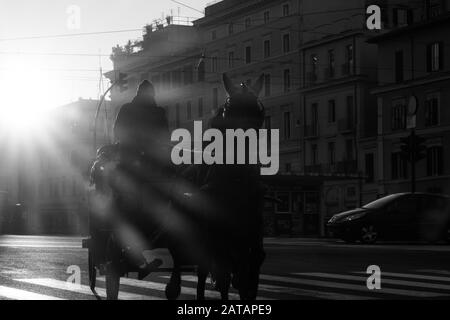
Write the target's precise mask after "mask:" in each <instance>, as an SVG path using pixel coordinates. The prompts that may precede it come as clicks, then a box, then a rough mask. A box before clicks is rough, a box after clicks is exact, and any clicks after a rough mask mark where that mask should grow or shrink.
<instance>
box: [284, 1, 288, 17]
mask: <svg viewBox="0 0 450 320" xmlns="http://www.w3.org/2000/svg"><path fill="white" fill-rule="evenodd" d="M287 16H289V4H288V3H286V4H284V5H283V17H287Z"/></svg>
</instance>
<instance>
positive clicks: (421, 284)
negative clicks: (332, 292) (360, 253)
mask: <svg viewBox="0 0 450 320" xmlns="http://www.w3.org/2000/svg"><path fill="white" fill-rule="evenodd" d="M294 275H298V276H307V277H318V278H328V279H337V280H350V281H361V282H363V283H364V284H365V283H366V280H367V277H362V276H350V275H340V274H331V273H320V272H317V273H294ZM382 283H384V284H391V285H398V286H405V287H414V288H425V289H438V290H450V285H445V284H436V283H424V282H416V281H404V280H393V279H383V280H382ZM382 290H384V289H382Z"/></svg>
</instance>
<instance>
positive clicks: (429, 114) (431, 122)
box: [425, 94, 440, 127]
mask: <svg viewBox="0 0 450 320" xmlns="http://www.w3.org/2000/svg"><path fill="white" fill-rule="evenodd" d="M439 104H440V103H439V95H438V94H430V95H427V98H426V101H425V125H426V126H427V127H430V126H436V125H438V124H439V108H440V106H439Z"/></svg>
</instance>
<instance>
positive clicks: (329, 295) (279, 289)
mask: <svg viewBox="0 0 450 320" xmlns="http://www.w3.org/2000/svg"><path fill="white" fill-rule="evenodd" d="M164 277H165V276H164ZM182 279H183V281H186V282H197V277H195V276H188V275H187V276H183V277H182ZM259 290H260V291H266V292H271V293H277V294H280V293H281V294H289V295H295V296H303V297H304V296H313V297H316V298H320V299H328V300H333V299H334V300H365V299H375V298H372V297H364V296H357V295H349V294H340V293H333V292H324V291H319V290H307V289H300V288H295V287H288V286H286V287H285V286H275V285H270V284H262V283H260V284H259ZM261 300H266V299H265V298H263V297H262V298H261Z"/></svg>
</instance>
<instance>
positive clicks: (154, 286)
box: [97, 276, 239, 300]
mask: <svg viewBox="0 0 450 320" xmlns="http://www.w3.org/2000/svg"><path fill="white" fill-rule="evenodd" d="M161 278H170V276H161ZM97 280H98V281H102V282H104V281H105V279H104V278H98V279H97ZM196 282H197V281H196ZM120 283H121V284H123V285H126V286H133V287H137V288H143V289H151V290H158V291H165V290H166V284H165V283H159V282H152V281H139V280H136V279H130V278H122V279H121V281H120ZM181 294H186V295H191V296H197V289H194V288H189V287H185V286H182V287H181ZM205 294H206V295H207V297H208V298H211V299H220V293H219V292H216V291H212V290H205ZM230 298H234V299H236V300H238V299H239V296H238V295H236V294H230Z"/></svg>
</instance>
